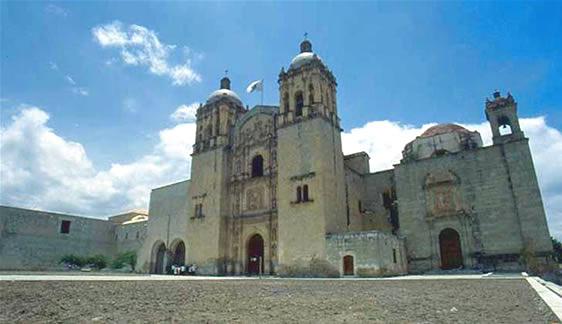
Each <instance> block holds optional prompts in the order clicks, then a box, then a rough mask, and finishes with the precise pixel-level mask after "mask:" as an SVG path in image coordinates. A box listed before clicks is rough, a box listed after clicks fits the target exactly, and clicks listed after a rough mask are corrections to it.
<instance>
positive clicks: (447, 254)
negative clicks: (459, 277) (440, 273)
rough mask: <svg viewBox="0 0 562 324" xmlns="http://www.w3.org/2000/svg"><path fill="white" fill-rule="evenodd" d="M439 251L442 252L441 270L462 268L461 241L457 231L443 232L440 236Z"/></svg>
mask: <svg viewBox="0 0 562 324" xmlns="http://www.w3.org/2000/svg"><path fill="white" fill-rule="evenodd" d="M439 249H440V251H441V269H443V270H447V269H456V268H460V267H462V265H463V262H462V250H461V240H460V236H459V233H458V232H457V231H455V230H454V229H452V228H446V229H444V230H442V231H441V233H440V234H439Z"/></svg>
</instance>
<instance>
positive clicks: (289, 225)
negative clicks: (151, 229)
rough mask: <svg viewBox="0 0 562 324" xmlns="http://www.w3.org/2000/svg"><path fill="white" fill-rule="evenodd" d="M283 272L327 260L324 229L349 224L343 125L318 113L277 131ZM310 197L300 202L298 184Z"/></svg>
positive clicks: (334, 229)
mask: <svg viewBox="0 0 562 324" xmlns="http://www.w3.org/2000/svg"><path fill="white" fill-rule="evenodd" d="M278 143H279V144H278V155H277V159H278V166H279V176H278V214H279V217H278V224H279V227H278V231H279V264H280V271H281V268H282V267H284V266H289V267H290V266H293V265H302V264H303V263H308V262H310V261H311V260H312V259H314V258H318V259H325V257H326V253H325V235H326V233H334V232H343V231H345V230H346V228H347V223H346V207H345V202H346V200H345V199H346V198H345V175H344V167H343V154H342V153H341V139H340V130H339V128H335V127H334V126H333V125H332V124H331V123H329V122H327V121H326V120H325V119H323V118H314V119H310V120H306V121H302V122H298V123H295V124H293V125H290V126H285V127H283V128H281V129H279V130H278ZM304 185H307V186H308V188H309V198H310V199H309V201H303V202H298V201H296V194H295V193H296V190H297V188H298V187H301V188H304Z"/></svg>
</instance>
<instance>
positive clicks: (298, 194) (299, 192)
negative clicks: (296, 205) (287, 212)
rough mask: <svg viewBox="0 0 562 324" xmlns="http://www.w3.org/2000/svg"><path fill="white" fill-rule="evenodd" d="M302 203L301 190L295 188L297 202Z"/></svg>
mask: <svg viewBox="0 0 562 324" xmlns="http://www.w3.org/2000/svg"><path fill="white" fill-rule="evenodd" d="M301 201H302V189H301V187H300V186H298V187H297V202H301Z"/></svg>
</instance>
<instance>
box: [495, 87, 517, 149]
mask: <svg viewBox="0 0 562 324" xmlns="http://www.w3.org/2000/svg"><path fill="white" fill-rule="evenodd" d="M486 118H487V119H488V122H489V123H490V127H491V129H492V135H493V137H492V139H493V142H494V144H502V143H506V142H510V141H514V140H520V139H523V138H525V135H524V134H523V131H521V127H520V126H519V117H518V116H517V102H515V99H513V96H511V94H510V93H509V92H508V93H507V97H502V96H501V93H500V92H499V91H498V90H496V91H495V92H494V93H493V98H492V100H490V99H487V98H486Z"/></svg>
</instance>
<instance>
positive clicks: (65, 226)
mask: <svg viewBox="0 0 562 324" xmlns="http://www.w3.org/2000/svg"><path fill="white" fill-rule="evenodd" d="M60 232H61V233H62V234H68V233H70V221H68V220H63V221H62V222H61V223H60Z"/></svg>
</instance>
